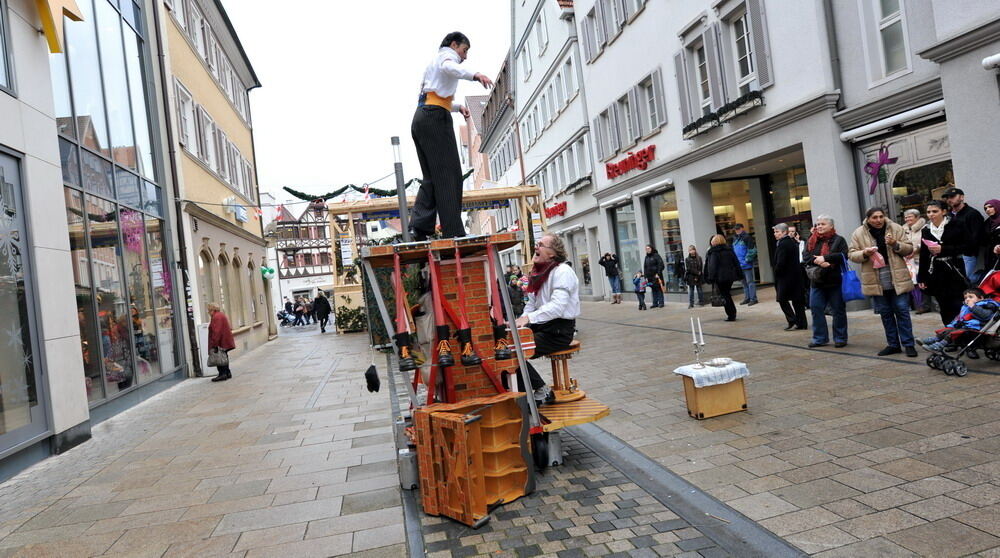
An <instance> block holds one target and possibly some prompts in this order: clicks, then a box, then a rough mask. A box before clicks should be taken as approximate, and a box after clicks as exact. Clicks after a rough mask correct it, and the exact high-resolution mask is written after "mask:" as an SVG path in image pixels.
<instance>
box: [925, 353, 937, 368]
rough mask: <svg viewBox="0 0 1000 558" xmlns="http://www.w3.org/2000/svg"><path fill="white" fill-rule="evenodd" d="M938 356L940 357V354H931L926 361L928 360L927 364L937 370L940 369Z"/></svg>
mask: <svg viewBox="0 0 1000 558" xmlns="http://www.w3.org/2000/svg"><path fill="white" fill-rule="evenodd" d="M937 357H938V355H931V356H929V357H927V360H926V361H925V362H927V366H930V367H931V368H933V369H935V370H937V369H938V358H937Z"/></svg>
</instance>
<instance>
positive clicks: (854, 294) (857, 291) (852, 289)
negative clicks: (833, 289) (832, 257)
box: [840, 256, 865, 302]
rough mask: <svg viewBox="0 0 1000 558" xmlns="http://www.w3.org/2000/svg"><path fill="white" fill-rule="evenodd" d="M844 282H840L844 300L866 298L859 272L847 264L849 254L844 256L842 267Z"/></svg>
mask: <svg viewBox="0 0 1000 558" xmlns="http://www.w3.org/2000/svg"><path fill="white" fill-rule="evenodd" d="M840 272H841V276H842V278H843V282H842V283H841V284H840V292H841V293H842V294H843V295H844V302H850V301H852V300H864V298H865V295H864V293H863V292H861V279H860V278H859V277H858V272H857V271H854V270H853V269H851V266H849V265H847V256H844V267H842V268H841V271H840Z"/></svg>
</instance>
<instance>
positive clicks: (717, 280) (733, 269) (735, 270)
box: [704, 234, 743, 322]
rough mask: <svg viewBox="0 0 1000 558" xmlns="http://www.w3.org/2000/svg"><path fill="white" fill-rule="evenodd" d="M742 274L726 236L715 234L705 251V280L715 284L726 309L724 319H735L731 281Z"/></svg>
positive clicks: (731, 320) (737, 259)
mask: <svg viewBox="0 0 1000 558" xmlns="http://www.w3.org/2000/svg"><path fill="white" fill-rule="evenodd" d="M742 276H743V271H742V269H741V268H740V260H739V258H737V257H736V253H735V252H734V251H733V249H732V248H731V247H730V246H729V245H728V244H726V237H724V236H722V235H721V234H717V235H715V236H713V237H712V240H711V247H710V248H709V249H708V252H705V272H704V277H705V281H707V282H708V283H711V284H713V285H715V288H716V290H718V291H719V295H720V296H721V297H722V301H723V304H722V306H723V308H724V309H725V311H726V321H727V322H735V321H736V303H734V302H733V295H732V293H731V292H730V290H731V289H732V288H733V283H735V282H736V281H739V279H740V277H742Z"/></svg>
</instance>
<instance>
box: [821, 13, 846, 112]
mask: <svg viewBox="0 0 1000 558" xmlns="http://www.w3.org/2000/svg"><path fill="white" fill-rule="evenodd" d="M823 19H824V20H826V21H825V22H824V23H825V24H826V42H827V47H828V48H829V49H830V69H831V70H832V71H833V88H834V89H835V90H837V91H840V95H838V96H837V110H843V109H844V93H843V90H841V84H842V83H843V77H842V76H841V72H840V50H839V49H838V48H837V24H836V23H834V20H833V0H823Z"/></svg>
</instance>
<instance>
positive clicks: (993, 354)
mask: <svg viewBox="0 0 1000 558" xmlns="http://www.w3.org/2000/svg"><path fill="white" fill-rule="evenodd" d="M983 354H985V355H986V358H988V359H990V360H1000V351H998V350H996V349H986V350H984V351H983Z"/></svg>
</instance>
